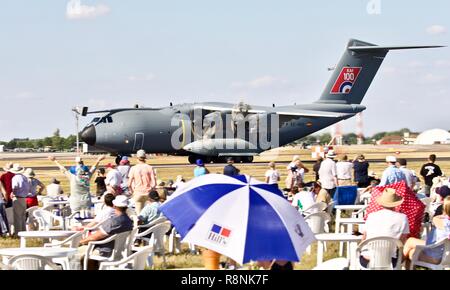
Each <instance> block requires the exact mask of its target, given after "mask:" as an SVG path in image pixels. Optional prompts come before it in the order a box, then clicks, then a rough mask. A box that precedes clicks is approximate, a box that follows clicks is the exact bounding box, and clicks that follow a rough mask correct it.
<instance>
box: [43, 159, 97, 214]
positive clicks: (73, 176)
mask: <svg viewBox="0 0 450 290" xmlns="http://www.w3.org/2000/svg"><path fill="white" fill-rule="evenodd" d="M48 159H50V160H51V161H53V162H55V164H56V165H57V166H58V168H59V169H60V170H61V172H62V173H64V175H65V176H66V177H67V179H68V180H69V182H70V197H69V204H70V210H71V211H72V212H77V211H80V210H82V209H88V208H90V207H91V204H92V203H91V194H90V181H91V178H92V175H93V174H94V173H95V171H96V170H97V166H98V164H99V163H100V162H101V161H102V160H104V159H105V156H104V155H102V156H100V157H98V158H97V160H96V162H95V164H94V165H93V166H92V167H91V168H90V169H89V168H88V167H87V166H85V165H84V163H82V161H81V158H80V157H77V158H76V162H77V163H78V164H77V166H73V167H71V168H70V170H67V169H66V168H65V167H64V166H62V165H61V164H60V163H59V162H58V161H57V160H56V158H55V157H54V156H49V157H48Z"/></svg>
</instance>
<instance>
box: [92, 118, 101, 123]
mask: <svg viewBox="0 0 450 290" xmlns="http://www.w3.org/2000/svg"><path fill="white" fill-rule="evenodd" d="M98 121H100V118H98V117H97V118H94V119H92V123H97V122H98Z"/></svg>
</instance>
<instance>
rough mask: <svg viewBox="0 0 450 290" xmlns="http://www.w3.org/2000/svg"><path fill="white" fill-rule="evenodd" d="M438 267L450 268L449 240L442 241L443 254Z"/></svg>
mask: <svg viewBox="0 0 450 290" xmlns="http://www.w3.org/2000/svg"><path fill="white" fill-rule="evenodd" d="M440 265H441V266H442V267H443V268H450V238H449V239H446V240H445V241H444V252H443V253H442V260H441V263H440Z"/></svg>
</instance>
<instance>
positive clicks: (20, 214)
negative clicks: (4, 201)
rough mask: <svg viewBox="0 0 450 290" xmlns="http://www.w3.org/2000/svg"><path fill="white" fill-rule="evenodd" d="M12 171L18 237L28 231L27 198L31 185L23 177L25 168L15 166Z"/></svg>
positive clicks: (14, 213) (12, 193) (13, 205)
mask: <svg viewBox="0 0 450 290" xmlns="http://www.w3.org/2000/svg"><path fill="white" fill-rule="evenodd" d="M10 171H11V172H12V173H14V174H15V175H14V177H13V179H12V182H11V186H12V192H11V197H12V207H13V215H14V235H15V236H17V234H18V233H19V232H21V231H25V230H26V227H25V221H26V210H27V201H26V198H27V196H28V194H29V193H30V183H29V182H28V179H27V178H26V177H25V175H23V172H24V171H25V168H23V167H22V166H20V164H17V163H16V164H14V165H13V168H11V169H10Z"/></svg>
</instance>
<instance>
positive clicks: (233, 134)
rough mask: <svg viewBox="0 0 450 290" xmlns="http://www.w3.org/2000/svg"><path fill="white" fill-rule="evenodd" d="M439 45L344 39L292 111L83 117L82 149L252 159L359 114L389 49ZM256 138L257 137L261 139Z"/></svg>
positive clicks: (198, 108)
mask: <svg viewBox="0 0 450 290" xmlns="http://www.w3.org/2000/svg"><path fill="white" fill-rule="evenodd" d="M437 47H442V46H377V45H374V44H370V43H367V42H363V41H359V40H355V39H351V40H350V41H349V42H348V45H347V47H346V50H345V52H344V55H343V56H342V58H341V60H340V61H339V63H338V65H337V66H336V68H335V69H334V72H333V74H332V76H331V79H330V80H329V82H328V84H327V85H326V87H325V90H324V92H323V93H322V95H321V97H320V98H319V99H318V100H317V101H316V102H314V103H311V104H306V105H291V106H279V107H278V106H277V107H275V106H272V107H263V106H252V105H249V104H245V103H239V104H237V105H236V104H228V103H218V102H206V103H192V104H181V105H172V104H170V106H168V107H163V108H139V107H137V106H136V107H134V108H124V109H112V110H107V111H94V112H88V108H86V107H84V108H83V113H82V115H83V116H86V115H87V114H103V115H101V116H100V117H96V118H94V119H93V120H92V121H91V122H90V123H89V124H88V125H87V126H86V127H85V128H84V129H83V130H82V132H81V138H82V140H83V141H84V142H86V143H87V144H89V145H92V146H95V147H98V148H100V149H103V150H106V151H107V152H110V153H111V154H113V155H117V156H118V159H117V160H119V158H120V157H121V156H124V155H130V154H132V153H135V152H136V151H137V150H139V149H144V150H145V151H146V152H147V153H166V154H171V155H182V156H188V158H189V162H190V163H194V162H195V161H196V159H199V158H200V159H203V160H204V161H205V162H221V161H223V160H224V159H225V158H226V157H230V156H232V157H234V158H235V159H237V160H236V161H238V162H252V161H253V156H255V155H258V154H259V153H261V152H263V151H265V150H269V149H272V148H275V147H280V146H284V145H286V144H289V143H291V142H293V141H296V140H298V139H301V138H303V137H305V136H307V135H310V134H312V133H314V132H316V131H319V130H322V129H324V128H326V127H328V126H330V125H333V124H334V123H337V122H340V121H342V120H346V119H349V118H351V117H353V116H355V115H356V114H358V113H360V112H362V111H364V110H365V109H366V107H364V106H362V105H361V102H362V100H363V98H364V96H365V94H366V92H367V90H368V88H369V86H370V84H371V83H372V80H373V79H374V77H375V75H376V73H377V71H378V69H379V68H380V66H381V64H382V62H383V60H384V58H385V57H386V55H387V53H388V52H389V51H390V50H402V49H418V48H437ZM262 137H263V138H262Z"/></svg>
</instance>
